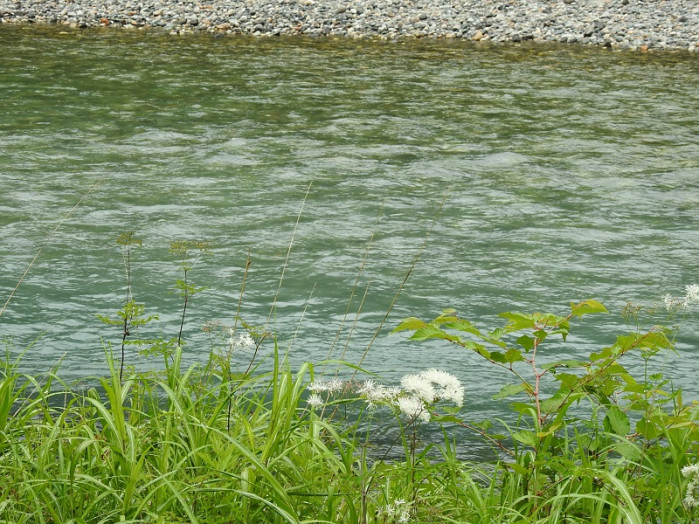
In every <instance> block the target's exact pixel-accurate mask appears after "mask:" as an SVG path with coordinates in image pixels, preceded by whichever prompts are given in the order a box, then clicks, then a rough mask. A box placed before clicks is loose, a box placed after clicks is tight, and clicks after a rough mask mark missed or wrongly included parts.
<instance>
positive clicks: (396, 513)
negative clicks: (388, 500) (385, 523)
mask: <svg viewBox="0 0 699 524" xmlns="http://www.w3.org/2000/svg"><path fill="white" fill-rule="evenodd" d="M411 506H412V502H406V501H405V500H403V499H396V500H394V501H393V504H387V505H386V506H384V507H382V508H379V511H378V515H377V517H383V518H384V519H386V518H388V519H392V521H393V522H399V523H401V524H403V523H406V522H410V513H411V509H412V508H411Z"/></svg>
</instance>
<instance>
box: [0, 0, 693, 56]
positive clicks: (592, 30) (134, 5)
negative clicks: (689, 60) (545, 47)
mask: <svg viewBox="0 0 699 524" xmlns="http://www.w3.org/2000/svg"><path fill="white" fill-rule="evenodd" d="M0 20H1V21H2V23H38V24H58V25H65V26H68V27H72V28H89V27H98V26H108V27H120V28H127V29H137V28H156V29H160V30H163V31H167V32H170V33H173V34H181V33H188V32H197V31H203V32H209V33H219V34H246V35H259V36H280V35H299V34H303V35H310V36H331V37H332V36H335V37H349V38H379V39H387V40H393V39H402V38H462V39H468V40H477V41H493V42H520V41H525V40H533V41H537V42H564V43H575V44H589V45H598V46H606V47H612V48H623V49H640V50H653V49H685V50H690V51H699V1H697V0H529V1H527V0H500V1H497V0H451V1H448V2H447V1H442V0H228V1H223V0H211V1H193V0H110V1H98V2H95V1H94V0H93V1H90V0H72V1H63V0H0Z"/></svg>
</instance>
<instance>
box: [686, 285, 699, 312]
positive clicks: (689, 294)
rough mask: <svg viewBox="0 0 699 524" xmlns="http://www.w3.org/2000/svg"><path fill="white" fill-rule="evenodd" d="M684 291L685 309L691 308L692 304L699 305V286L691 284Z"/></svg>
mask: <svg viewBox="0 0 699 524" xmlns="http://www.w3.org/2000/svg"><path fill="white" fill-rule="evenodd" d="M684 289H685V295H684V307H689V306H690V305H692V304H699V284H691V285H689V286H686V287H685V288H684Z"/></svg>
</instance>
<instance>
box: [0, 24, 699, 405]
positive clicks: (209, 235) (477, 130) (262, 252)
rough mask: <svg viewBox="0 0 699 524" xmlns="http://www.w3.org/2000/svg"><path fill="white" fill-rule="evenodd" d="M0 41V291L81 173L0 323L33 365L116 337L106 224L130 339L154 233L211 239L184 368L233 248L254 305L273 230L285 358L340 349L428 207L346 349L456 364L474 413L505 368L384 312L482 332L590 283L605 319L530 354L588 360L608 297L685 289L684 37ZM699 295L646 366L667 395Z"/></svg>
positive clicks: (696, 344) (690, 185)
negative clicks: (412, 333)
mask: <svg viewBox="0 0 699 524" xmlns="http://www.w3.org/2000/svg"><path fill="white" fill-rule="evenodd" d="M0 50H1V51H2V53H1V55H0V101H1V102H0V184H1V188H2V189H1V193H0V239H1V240H2V242H1V244H0V253H1V257H2V271H0V297H2V302H3V303H4V301H5V300H6V297H7V296H8V295H9V293H10V292H11V290H12V289H13V288H14V286H15V285H16V283H17V281H18V280H19V278H20V277H21V275H22V273H23V272H24V270H25V269H26V268H27V267H28V265H29V264H30V263H31V261H32V258H33V257H34V255H35V254H36V253H37V251H38V250H39V249H40V247H41V246H42V244H43V243H44V241H45V239H46V238H47V237H48V236H49V235H50V233H51V232H52V231H53V230H54V228H56V226H57V224H59V221H60V220H62V218H63V217H65V216H66V214H67V213H68V212H69V211H70V210H71V208H73V206H74V205H75V204H76V203H77V202H78V201H79V200H80V198H81V197H83V196H84V195H85V194H86V193H87V192H88V191H89V190H90V188H92V191H91V192H90V193H89V194H88V195H87V196H85V198H84V200H83V201H82V203H81V204H80V205H79V206H78V207H77V208H75V209H74V211H73V212H72V214H71V215H70V216H69V218H68V219H67V220H65V221H64V222H63V223H61V225H60V227H59V228H58V230H57V231H56V233H55V235H53V236H52V237H51V238H50V241H49V242H48V244H47V245H46V246H45V248H44V249H43V251H42V252H41V254H40V256H39V257H38V259H37V261H36V262H35V264H34V265H33V267H32V268H31V271H30V272H29V273H28V275H27V277H26V279H25V281H24V282H23V284H22V285H21V286H20V288H19V289H18V290H17V293H16V295H15V296H14V298H13V300H12V301H11V302H10V304H9V305H8V307H7V309H6V310H5V312H4V314H3V316H2V318H0V336H1V337H2V338H5V339H9V340H11V341H12V345H13V348H14V350H15V351H19V350H21V349H23V348H25V347H26V346H28V345H29V344H31V343H32V341H34V340H35V339H36V337H38V336H39V335H41V338H40V339H39V340H38V341H37V342H36V343H35V345H34V346H32V347H31V349H29V350H28V351H27V353H26V355H25V357H24V360H23V362H24V366H25V368H27V370H28V371H43V370H45V369H46V368H47V366H48V365H49V364H50V363H52V362H56V361H57V360H58V359H59V358H61V357H63V359H64V361H63V364H62V375H63V376H67V377H69V378H70V377H79V376H84V375H86V374H95V373H101V372H103V369H104V364H103V362H104V356H103V350H102V342H101V339H100V337H104V339H105V341H112V342H117V341H118V340H119V334H118V333H115V332H112V331H110V330H109V328H107V327H105V326H103V325H102V324H101V323H100V322H99V321H98V320H97V319H96V317H95V314H96V313H101V314H108V313H112V312H114V311H115V310H116V309H118V308H119V307H120V305H121V304H122V303H123V300H124V296H125V283H126V282H125V276H124V267H123V263H122V260H121V255H120V252H119V250H118V246H117V245H116V243H115V239H116V237H117V236H118V235H119V234H120V233H121V232H124V231H129V230H133V231H135V232H136V234H137V236H138V237H139V238H141V239H142V240H143V243H144V244H143V247H141V248H139V249H137V250H136V251H135V252H134V254H133V264H132V283H133V290H134V295H135V298H136V300H138V301H141V302H144V303H146V305H147V307H148V308H149V311H152V312H159V313H160V322H158V323H157V324H156V325H155V327H153V329H152V330H151V331H150V332H149V334H162V335H164V336H167V337H169V336H173V335H175V334H176V330H177V327H178V314H179V309H178V308H179V301H178V298H177V297H176V296H174V295H173V294H172V289H173V282H174V280H175V279H176V278H178V272H177V262H176V260H174V259H173V257H172V256H170V255H169V254H168V245H169V243H170V242H171V241H173V240H180V239H202V240H207V241H210V242H211V243H212V245H213V246H214V247H213V249H212V252H211V255H210V256H206V257H204V258H203V259H201V260H200V261H199V262H198V263H197V265H196V266H195V267H194V269H193V270H192V271H191V272H190V275H189V276H190V278H191V279H192V281H194V282H195V283H196V284H198V285H201V286H206V287H207V288H208V289H207V290H206V291H204V292H202V293H200V294H199V295H197V296H195V297H194V299H193V300H192V302H191V303H190V307H189V311H190V313H189V316H188V319H187V323H186V326H185V328H186V329H185V335H186V337H187V339H188V340H189V345H188V346H187V358H188V361H189V362H201V361H204V359H205V358H206V355H207V353H208V351H209V349H210V347H211V346H210V342H209V338H208V335H207V334H205V333H203V332H202V326H203V325H204V324H205V323H206V322H215V321H219V322H221V323H222V324H223V325H230V324H231V323H232V318H233V316H234V314H235V312H236V308H237V304H238V297H239V292H240V287H241V282H242V277H243V268H244V266H245V263H246V257H247V255H248V253H249V256H250V259H251V266H250V270H249V273H248V276H247V281H246V287H245V296H244V300H243V307H242V310H241V315H242V318H243V319H244V320H246V321H247V322H249V323H252V324H257V325H263V324H265V323H266V322H267V318H268V315H269V311H270V306H271V304H272V301H273V298H274V296H275V294H277V290H278V287H279V280H280V276H281V274H282V269H283V267H284V263H285V258H286V255H287V251H288V248H289V245H290V242H291V240H292V238H293V241H294V242H293V247H292V250H291V253H290V256H289V262H288V267H287V268H286V270H285V272H284V280H283V285H282V286H281V289H280V290H279V294H278V308H277V313H276V315H275V316H274V317H273V318H272V319H271V321H270V323H269V326H270V328H272V329H273V330H274V331H275V332H276V333H277V334H278V336H279V340H280V347H282V348H283V349H285V348H288V347H290V355H291V359H292V360H293V361H294V362H301V361H304V360H314V361H318V360H320V359H323V358H325V357H326V356H328V354H329V353H330V355H331V356H332V357H335V358H337V357H339V356H340V355H341V354H343V351H344V352H345V353H344V354H345V358H346V359H347V360H350V361H352V362H357V361H359V359H360V356H361V355H362V353H363V352H364V351H365V349H366V348H367V345H368V344H369V342H370V340H371V339H372V337H373V335H374V332H375V330H376V329H377V327H378V326H379V323H380V322H381V320H382V318H383V317H384V315H385V313H386V311H387V310H388V308H389V305H390V304H391V302H392V300H393V298H394V296H395V294H396V292H397V291H398V289H399V288H400V286H401V283H402V282H403V280H404V278H405V276H406V274H407V272H408V271H409V269H410V267H411V264H412V262H413V260H414V258H415V256H416V255H417V254H418V251H419V249H420V246H421V245H422V244H423V242H424V241H425V238H426V235H427V233H428V231H429V229H430V227H431V225H432V223H433V221H434V220H435V218H437V221H436V223H435V225H434V229H433V231H432V234H431V236H430V237H429V241H428V242H427V244H426V247H425V250H424V252H422V254H421V256H420V258H419V260H418V261H417V264H416V265H415V267H414V269H413V271H412V273H411V275H410V278H409V279H408V280H407V283H406V284H405V286H404V287H403V289H402V292H401V294H400V296H399V298H398V300H397V301H396V303H395V306H394V308H393V310H392V311H391V313H390V315H389V316H388V318H387V319H386V323H385V326H384V328H383V329H382V330H381V331H380V332H379V333H378V336H377V338H376V340H375V342H374V343H373V345H372V347H371V349H370V351H369V353H368V354H367V357H366V360H365V362H364V364H365V366H366V367H367V368H368V369H370V370H371V371H374V372H378V373H380V374H381V375H382V376H383V377H385V378H386V379H388V380H395V379H397V378H398V377H400V376H401V375H402V374H403V373H406V372H413V371H415V370H420V369H424V368H426V367H432V366H435V367H439V368H441V369H447V370H452V371H453V372H455V373H457V374H458V375H459V376H460V377H462V378H463V380H464V381H465V382H466V388H467V401H466V405H467V407H470V409H473V410H475V411H477V410H479V409H480V410H485V412H487V410H489V409H490V406H491V404H490V403H489V401H488V398H489V397H490V395H491V394H492V393H494V392H495V391H497V389H498V388H499V386H500V385H501V384H503V382H504V381H505V377H499V376H498V375H497V374H494V373H493V372H491V371H489V370H486V369H481V368H480V366H479V362H478V360H477V359H476V358H475V356H474V355H470V354H467V353H464V352H462V351H461V352H460V351H459V350H458V349H457V348H455V347H448V346H446V345H444V344H434V345H430V344H423V345H413V344H411V343H409V342H407V341H405V340H404V339H403V338H402V337H400V336H398V335H394V336H389V335H388V332H389V331H390V330H391V329H392V328H393V327H395V325H397V323H398V322H399V320H400V319H402V318H404V317H406V316H411V315H415V316H420V317H425V318H426V317H431V316H435V315H436V314H438V312H439V311H440V310H441V309H443V308H445V307H455V308H456V309H457V310H458V311H459V312H460V314H461V315H463V316H465V317H467V318H470V319H472V320H474V321H477V322H478V323H480V324H481V325H484V326H494V325H496V324H497V323H498V322H499V321H498V319H497V317H496V316H495V315H496V314H497V313H499V312H501V311H509V310H524V311H531V310H552V311H554V312H558V313H565V312H566V308H567V304H568V303H569V302H570V301H573V300H582V299H585V298H595V299H598V300H600V301H602V302H604V303H605V304H606V305H607V306H608V307H609V308H610V310H612V311H613V313H612V314H611V315H608V316H605V317H599V318H592V317H591V318H589V319H586V320H585V322H584V324H583V325H582V326H581V327H580V328H576V331H574V332H573V335H574V336H572V337H571V338H570V339H569V343H568V344H567V345H565V346H561V345H556V346H553V347H552V348H551V349H550V350H549V351H550V352H551V353H549V356H553V355H552V353H555V354H556V355H559V354H560V353H561V352H569V353H570V354H571V355H583V354H585V352H586V351H589V350H591V349H593V348H595V347H600V345H601V344H604V343H608V342H611V341H612V340H613V338H614V334H615V333H616V332H619V331H623V330H625V329H626V327H625V323H624V321H623V320H622V319H621V318H620V317H619V314H618V313H619V310H620V309H621V308H622V307H623V305H624V304H625V303H626V302H627V301H629V300H630V301H633V302H636V303H641V304H646V305H652V304H658V303H659V302H660V298H661V297H662V296H663V295H664V294H666V293H671V294H673V295H683V294H684V286H685V285H687V284H692V283H699V207H698V206H699V116H697V115H699V91H698V90H697V87H696V86H697V79H698V78H699V76H698V73H699V58H698V57H696V56H692V55H686V54H657V55H641V54H623V53H609V52H606V51H603V50H600V49H581V48H577V47H541V46H539V47H535V46H532V47H519V46H501V47H498V46H495V47H487V46H476V45H471V44H468V43H458V44H457V43H455V44H451V45H449V44H446V43H436V42H431V43H430V42H415V43H408V44H395V43H392V44H369V43H356V42H344V41H314V40H299V39H294V40H284V39H281V40H248V39H239V38H238V39H234V38H221V39H213V38H209V37H191V38H190V37H188V38H172V37H167V38H165V37H161V36H155V35H146V34H142V33H139V34H124V33H121V32H119V31H110V32H106V33H90V32H82V33H71V34H59V33H58V32H56V31H51V30H39V29H36V28H32V29H31V30H25V29H20V28H16V27H8V26H3V27H0ZM309 187H310V189H309ZM306 193H307V197H305V195H306ZM445 197H446V201H445V203H444V205H443V208H442V209H441V212H440V204H441V202H442V201H443V199H444V198H445ZM304 199H305V201H304ZM302 204H303V210H302V213H301V215H300V220H299V221H298V228H297V229H296V233H295V236H294V229H295V224H296V221H297V217H298V216H299V211H300V209H301V207H302ZM365 254H367V257H366V262H365V263H363V260H364V257H365ZM360 270H361V271H360ZM355 282H358V284H357V287H356V291H355V295H354V299H353V300H352V302H351V303H349V301H350V296H351V293H352V290H353V288H354V286H355ZM366 290H368V291H366ZM365 291H366V293H365ZM365 295H366V297H365V298H364V300H363V302H362V305H361V311H360V314H359V315H356V312H357V310H358V309H359V304H360V301H361V299H362V297H364V296H365ZM348 303H349V304H350V305H349V308H348ZM348 309H349V311H350V314H349V316H348V317H347V320H346V321H345V322H344V324H343V318H344V316H345V312H346V310H348ZM698 314H699V313H698V312H697V311H695V312H694V313H693V314H692V315H690V316H689V317H688V318H687V319H686V321H685V324H684V331H683V332H682V334H681V336H680V337H679V339H678V349H679V356H678V357H672V358H665V357H662V358H660V360H659V362H658V368H657V369H662V370H664V371H665V372H666V373H668V375H669V376H671V377H673V378H674V379H675V380H676V381H677V384H679V385H680V386H683V387H685V388H686V389H687V393H686V395H685V396H686V398H697V396H699V386H698V385H697V381H696V376H697V364H696V361H695V360H694V357H695V355H696V352H697V350H698V349H699V330H698V329H697V315H698ZM341 326H344V329H343V331H342V332H341V334H340V336H339V338H338V342H337V343H336V344H335V348H334V350H333V351H332V352H330V349H331V346H332V344H333V340H334V339H335V338H336V334H337V333H338V329H340V327H341ZM351 328H353V329H352V330H351ZM350 331H351V337H349V333H350ZM576 333H577V334H576ZM292 342H293V343H292ZM129 359H130V361H131V362H132V363H133V364H135V365H136V366H137V367H138V366H147V365H148V363H147V362H143V361H139V360H138V359H137V358H136V357H135V356H134V355H133V354H130V355H129Z"/></svg>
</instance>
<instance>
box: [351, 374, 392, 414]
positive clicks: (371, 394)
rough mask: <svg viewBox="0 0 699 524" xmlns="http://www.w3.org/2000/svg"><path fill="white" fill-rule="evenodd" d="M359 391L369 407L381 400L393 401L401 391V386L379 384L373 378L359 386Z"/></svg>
mask: <svg viewBox="0 0 699 524" xmlns="http://www.w3.org/2000/svg"><path fill="white" fill-rule="evenodd" d="M356 391H357V393H358V394H359V395H361V396H363V397H364V398H365V399H366V401H367V404H369V407H371V408H373V407H375V406H376V404H378V403H381V402H392V401H394V400H395V399H396V397H397V396H398V395H399V394H400V393H401V390H400V389H399V388H395V387H386V386H383V385H381V384H377V383H376V382H374V381H373V380H367V381H366V382H363V383H362V385H361V386H359V387H358V388H357V390H356Z"/></svg>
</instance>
